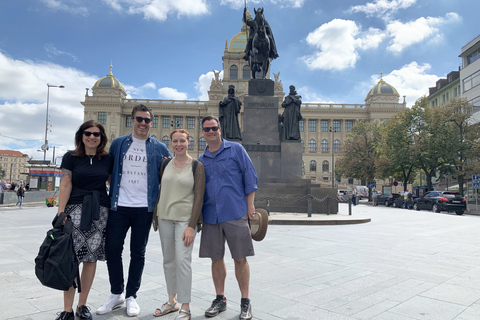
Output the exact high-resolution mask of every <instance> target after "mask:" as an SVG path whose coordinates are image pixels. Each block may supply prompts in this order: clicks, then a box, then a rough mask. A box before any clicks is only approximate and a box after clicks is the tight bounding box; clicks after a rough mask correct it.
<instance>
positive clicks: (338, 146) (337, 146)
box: [333, 140, 340, 152]
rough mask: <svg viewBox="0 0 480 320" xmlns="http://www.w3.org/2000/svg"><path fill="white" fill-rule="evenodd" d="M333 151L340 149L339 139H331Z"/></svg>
mask: <svg viewBox="0 0 480 320" xmlns="http://www.w3.org/2000/svg"><path fill="white" fill-rule="evenodd" d="M333 151H335V152H336V151H340V140H335V141H333Z"/></svg>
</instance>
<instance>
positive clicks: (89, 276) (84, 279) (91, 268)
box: [78, 262, 97, 306]
mask: <svg viewBox="0 0 480 320" xmlns="http://www.w3.org/2000/svg"><path fill="white" fill-rule="evenodd" d="M96 270H97V263H96V262H83V268H82V275H81V276H80V281H81V282H80V283H81V284H82V292H80V294H79V297H78V306H86V305H87V298H88V294H89V293H90V289H91V288H92V283H93V278H95V271H96Z"/></svg>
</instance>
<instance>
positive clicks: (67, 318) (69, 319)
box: [55, 311, 75, 320]
mask: <svg viewBox="0 0 480 320" xmlns="http://www.w3.org/2000/svg"><path fill="white" fill-rule="evenodd" d="M55 320H75V315H74V314H73V311H72V312H68V311H62V312H59V313H57V317H56V318H55Z"/></svg>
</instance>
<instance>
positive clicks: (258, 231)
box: [250, 209, 268, 241]
mask: <svg viewBox="0 0 480 320" xmlns="http://www.w3.org/2000/svg"><path fill="white" fill-rule="evenodd" d="M267 227H268V213H267V211H265V209H255V214H254V215H253V218H252V219H250V230H251V232H252V239H253V240H255V241H262V240H263V238H265V234H266V233H267Z"/></svg>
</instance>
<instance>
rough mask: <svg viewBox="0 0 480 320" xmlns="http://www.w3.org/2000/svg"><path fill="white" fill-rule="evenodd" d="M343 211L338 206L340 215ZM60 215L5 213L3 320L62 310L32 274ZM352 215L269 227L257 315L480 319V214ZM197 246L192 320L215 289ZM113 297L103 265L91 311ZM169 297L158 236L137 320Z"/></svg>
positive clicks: (255, 300)
mask: <svg viewBox="0 0 480 320" xmlns="http://www.w3.org/2000/svg"><path fill="white" fill-rule="evenodd" d="M347 211H348V208H347V206H346V205H344V204H341V205H340V212H341V213H343V214H344V213H345V212H347ZM55 212H56V208H46V207H40V206H37V207H28V206H26V207H25V208H23V209H21V210H19V209H18V208H15V207H1V208H0V218H1V219H0V254H1V257H2V258H1V259H0V319H32V320H43V319H45V320H46V319H49V320H53V319H54V318H55V316H56V313H57V312H59V311H61V309H62V305H63V302H62V293H61V292H59V291H56V290H53V289H49V288H46V287H43V286H42V285H41V284H40V283H39V282H38V280H37V279H36V277H35V275H34V270H33V269H34V264H33V260H34V258H35V256H36V254H37V252H38V247H39V246H40V243H41V242H42V241H43V238H44V236H45V232H46V231H47V229H49V228H50V222H51V220H52V218H53V215H54V214H55ZM289 216H290V215H288V214H285V215H284V217H285V218H288V217H289ZM352 216H353V217H355V218H358V217H367V218H370V219H371V222H367V223H361V224H351V225H344V224H342V225H270V226H269V230H268V232H267V236H266V238H265V239H264V240H263V241H261V242H256V243H255V250H256V256H255V257H251V258H249V263H250V270H251V285H250V298H251V300H252V310H253V314H254V318H255V319H291V320H293V319H332V320H333V319H335V320H336V319H345V320H346V319H375V320H406V319H434V320H439V319H457V320H466V319H480V217H479V216H471V215H464V216H457V215H455V214H451V213H440V214H439V213H432V212H427V211H419V212H417V211H411V210H401V209H394V208H385V207H383V206H379V207H371V206H367V205H363V204H361V205H358V206H356V207H354V208H353V214H352ZM317 218H318V217H317ZM128 245H129V243H128V241H127V243H126V249H125V252H124V257H125V258H128V257H129V250H128ZM198 247H199V238H198V237H197V239H196V242H195V249H194V258H193V290H192V291H193V292H192V294H193V297H192V303H191V307H192V319H205V317H204V315H203V313H204V310H205V309H206V308H208V307H209V306H210V303H211V300H212V299H213V298H214V288H213V283H212V280H211V274H210V261H209V260H207V259H200V258H198ZM125 260H126V261H128V259H125ZM226 264H227V272H228V275H227V281H226V297H227V299H228V309H227V311H225V312H223V313H221V314H220V315H219V316H218V317H216V319H221V320H225V319H238V313H239V309H240V308H239V302H240V293H239V290H238V286H237V283H236V280H235V275H234V271H233V262H232V261H231V259H230V255H229V254H227V260H226ZM127 266H128V262H127V263H126V264H125V268H127ZM108 295H109V285H108V276H107V270H106V265H105V263H104V262H99V263H98V267H97V275H96V278H95V282H94V284H93V288H92V291H91V293H90V297H89V306H90V307H91V308H92V311H95V310H96V308H98V307H99V306H100V305H101V304H102V303H103V302H105V301H106V299H107V297H108ZM166 298H167V295H166V290H165V281H164V277H163V268H162V256H161V249H160V240H159V237H158V234H157V233H154V232H153V231H152V232H151V234H150V241H149V244H148V248H147V257H146V265H145V271H144V276H143V280H142V287H141V289H140V291H139V293H138V298H137V301H138V303H139V305H140V307H141V313H140V315H139V317H138V319H154V317H153V315H152V313H153V311H154V310H155V308H157V307H159V306H160V305H161V304H162V303H163V302H165V301H166ZM128 318H129V317H128V316H127V315H126V313H125V309H124V308H121V309H118V310H115V311H113V312H112V313H110V314H106V315H102V316H97V315H94V319H96V320H103V319H128ZM174 318H175V315H174V314H171V315H167V316H164V317H162V320H163V319H165V320H173V319H174Z"/></svg>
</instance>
